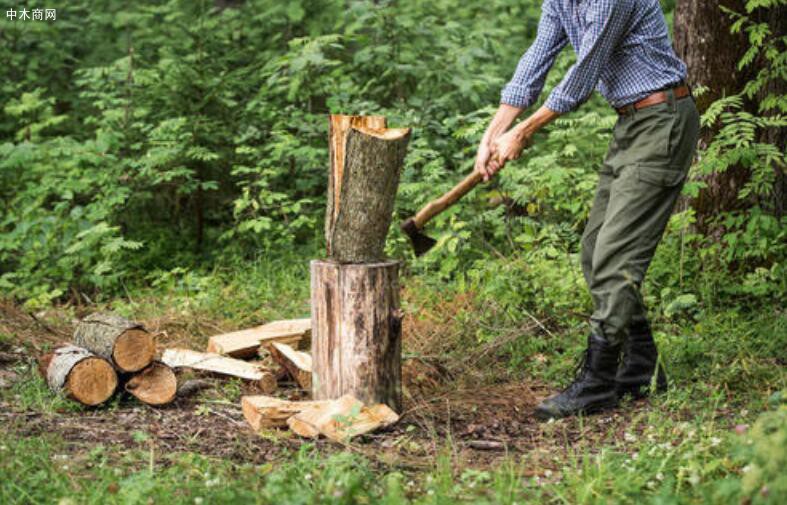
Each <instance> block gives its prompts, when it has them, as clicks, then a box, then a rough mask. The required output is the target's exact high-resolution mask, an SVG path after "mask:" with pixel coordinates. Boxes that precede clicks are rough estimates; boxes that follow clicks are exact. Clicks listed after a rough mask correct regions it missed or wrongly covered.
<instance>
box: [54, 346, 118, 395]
mask: <svg viewBox="0 0 787 505" xmlns="http://www.w3.org/2000/svg"><path fill="white" fill-rule="evenodd" d="M39 369H40V370H41V372H42V373H43V374H44V377H45V378H46V381H47V383H48V384H49V387H50V389H52V391H55V392H56V393H60V394H63V395H65V396H66V397H67V398H71V399H72V400H76V401H78V402H79V403H82V404H84V405H90V406H93V405H98V404H101V403H104V402H105V401H107V400H108V399H109V398H110V397H111V396H112V394H113V393H114V392H115V389H116V388H117V385H118V376H117V373H115V369H114V368H112V365H111V364H110V363H109V361H107V360H105V359H104V358H102V357H100V356H96V355H95V354H93V353H92V352H90V351H88V350H87V349H83V348H81V347H76V346H73V345H66V346H63V347H60V348H59V349H55V351H54V352H53V353H51V354H47V355H46V356H44V357H43V358H41V362H40V363H39Z"/></svg>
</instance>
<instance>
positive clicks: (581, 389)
mask: <svg viewBox="0 0 787 505" xmlns="http://www.w3.org/2000/svg"><path fill="white" fill-rule="evenodd" d="M620 349H621V346H620V345H616V346H613V345H610V344H609V343H608V342H607V340H606V339H605V338H604V337H601V336H597V335H594V334H592V333H591V335H590V336H589V337H588V347H587V349H586V350H585V353H584V355H583V357H582V360H581V361H580V363H579V366H578V367H577V375H576V378H575V379H574V382H573V383H572V384H571V385H570V386H568V387H567V388H566V389H564V390H563V392H561V393H559V394H557V395H555V396H552V397H551V398H547V399H546V400H544V401H543V402H541V403H540V404H539V405H538V407H536V410H535V416H536V418H538V419H541V420H547V419H551V418H554V419H559V418H561V417H567V416H572V415H576V414H592V413H594V412H599V411H601V410H605V409H609V408H612V407H614V406H616V405H617V403H618V396H617V394H616V389H615V373H616V372H617V370H618V363H619V361H620Z"/></svg>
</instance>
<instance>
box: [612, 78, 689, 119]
mask: <svg viewBox="0 0 787 505" xmlns="http://www.w3.org/2000/svg"><path fill="white" fill-rule="evenodd" d="M669 91H670V90H667V91H656V92H655V93H653V94H651V95H648V96H646V97H645V98H643V99H642V100H640V101H639V102H635V103H632V104H629V105H626V106H624V107H620V108H619V109H615V110H617V111H618V114H620V115H621V116H627V115H629V114H633V113H634V112H636V111H638V110H642V109H644V108H645V107H652V106H654V105H658V104H660V103H664V102H668V101H669ZM671 91H672V93H673V94H674V95H675V100H679V99H681V98H686V97H687V96H690V95H691V90H690V89H689V87H688V86H687V85H685V84H681V85H679V86H676V87H674V88H672V89H671Z"/></svg>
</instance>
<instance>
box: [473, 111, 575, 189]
mask: <svg viewBox="0 0 787 505" xmlns="http://www.w3.org/2000/svg"><path fill="white" fill-rule="evenodd" d="M520 112H522V109H518V108H516V107H513V106H511V105H506V104H501V105H500V108H499V109H498V110H497V113H496V114H495V117H494V118H492V123H491V124H490V125H489V128H488V129H487V130H486V133H485V134H484V138H483V139H482V140H481V144H480V145H479V146H478V154H477V155H476V159H475V167H474V169H473V170H475V171H476V172H478V173H480V174H481V175H482V176H483V178H484V181H488V180H489V179H491V178H492V177H494V175H495V174H496V173H498V172H499V171H500V170H502V169H503V167H504V166H505V164H506V163H508V162H509V161H511V160H515V159H517V158H519V155H520V154H522V150H523V149H524V148H525V147H528V146H530V139H531V138H532V137H533V134H534V133H535V132H537V131H538V130H539V129H540V128H541V127H543V126H544V125H546V124H549V123H550V122H552V121H553V120H554V119H555V118H556V117H558V116H559V115H560V114H558V113H557V112H554V111H552V110H549V109H548V108H546V107H541V108H540V109H538V110H537V111H536V112H535V114H533V115H532V116H530V117H529V118H527V119H526V120H524V121H522V122H521V123H519V124H518V125H516V126H515V127H513V128H511V129H510V130H509V131H507V132H506V130H508V127H509V126H510V125H511V123H512V122H513V121H514V119H516V117H517V116H518V115H519V113H520ZM504 132H505V133H504Z"/></svg>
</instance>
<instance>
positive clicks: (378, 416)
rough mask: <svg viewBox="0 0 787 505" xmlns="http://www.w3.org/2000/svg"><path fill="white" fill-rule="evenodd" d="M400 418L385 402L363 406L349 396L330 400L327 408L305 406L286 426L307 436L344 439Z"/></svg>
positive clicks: (342, 440)
mask: <svg viewBox="0 0 787 505" xmlns="http://www.w3.org/2000/svg"><path fill="white" fill-rule="evenodd" d="M397 421H399V415H398V414H397V413H396V412H394V411H393V410H391V408H390V407H388V406H387V405H385V404H382V403H378V404H377V405H372V406H369V407H367V406H365V405H364V404H363V402H361V401H360V400H358V399H357V398H355V397H354V396H352V395H344V396H342V397H341V398H339V399H338V400H333V401H331V402H330V404H329V405H328V406H327V407H324V406H323V407H321V408H318V409H308V410H304V411H302V412H300V413H299V414H296V415H294V416H292V417H291V418H290V419H288V420H287V425H288V426H289V427H290V429H291V430H292V431H293V432H295V433H296V434H298V435H300V436H302V437H306V438H317V437H318V436H319V435H321V434H322V435H324V436H325V437H327V438H329V439H331V440H335V441H337V442H345V441H347V440H349V439H350V438H352V437H355V436H358V435H363V434H364V433H369V432H372V431H375V430H377V429H380V428H384V427H386V426H390V425H392V424H394V423H396V422H397Z"/></svg>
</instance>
